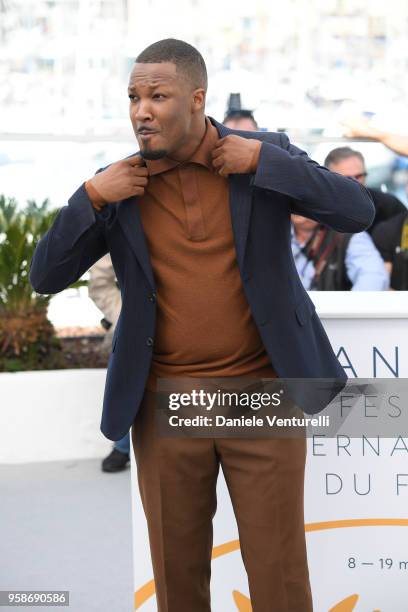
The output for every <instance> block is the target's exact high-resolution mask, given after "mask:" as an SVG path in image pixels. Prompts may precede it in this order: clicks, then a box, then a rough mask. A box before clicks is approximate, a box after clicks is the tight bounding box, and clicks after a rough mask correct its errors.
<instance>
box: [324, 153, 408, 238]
mask: <svg viewBox="0 0 408 612" xmlns="http://www.w3.org/2000/svg"><path fill="white" fill-rule="evenodd" d="M324 165H325V166H326V167H327V168H329V170H332V171H333V172H338V173H339V174H342V175H343V176H348V177H350V178H353V179H355V180H356V181H358V182H359V183H361V184H362V185H365V184H366V178H367V170H366V167H365V161H364V157H363V155H362V154H361V153H360V151H355V150H353V149H351V148H350V147H338V148H336V149H333V150H332V151H330V153H329V154H328V156H327V157H326V159H325V162H324ZM368 192H369V193H370V195H371V197H372V200H373V202H374V206H375V218H374V222H373V223H372V225H371V226H370V227H369V228H368V230H367V231H368V232H369V233H370V234H371V233H372V231H373V230H374V228H375V226H376V225H377V224H378V223H381V222H382V221H386V220H387V219H390V218H391V217H394V216H395V215H399V214H400V213H402V212H404V211H405V210H406V208H405V206H404V204H403V203H402V202H401V201H400V200H399V199H398V198H396V197H395V196H394V195H392V194H391V193H383V192H382V191H380V190H379V189H373V188H372V187H370V188H368Z"/></svg>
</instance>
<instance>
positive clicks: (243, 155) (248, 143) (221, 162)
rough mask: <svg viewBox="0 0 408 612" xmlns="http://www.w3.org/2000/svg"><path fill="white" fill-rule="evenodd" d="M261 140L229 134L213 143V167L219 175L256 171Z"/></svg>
mask: <svg viewBox="0 0 408 612" xmlns="http://www.w3.org/2000/svg"><path fill="white" fill-rule="evenodd" d="M261 145H262V142H261V141H260V140H256V139H254V138H242V137H241V136H236V135H235V134H229V135H228V136H225V137H224V138H221V139H220V140H218V141H217V142H216V143H215V146H214V149H213V151H212V158H213V166H214V169H215V170H216V171H217V172H218V174H220V175H221V176H228V175H229V174H248V173H251V172H256V168H257V166H258V158H259V152H260V150H261Z"/></svg>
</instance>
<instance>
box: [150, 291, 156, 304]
mask: <svg viewBox="0 0 408 612" xmlns="http://www.w3.org/2000/svg"><path fill="white" fill-rule="evenodd" d="M156 297H157V296H156V293H154V292H153V293H150V294H149V300H150V301H151V302H153V303H154V302H155V301H156Z"/></svg>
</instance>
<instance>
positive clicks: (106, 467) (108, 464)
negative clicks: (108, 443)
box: [102, 448, 130, 472]
mask: <svg viewBox="0 0 408 612" xmlns="http://www.w3.org/2000/svg"><path fill="white" fill-rule="evenodd" d="M129 461H130V457H129V453H121V452H120V451H118V450H117V449H116V448H114V449H113V451H112V452H111V453H110V454H109V455H108V456H107V457H105V459H104V460H103V461H102V472H121V471H122V470H124V469H125V468H126V466H127V464H128V463H129Z"/></svg>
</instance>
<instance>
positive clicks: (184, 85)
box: [30, 39, 374, 612]
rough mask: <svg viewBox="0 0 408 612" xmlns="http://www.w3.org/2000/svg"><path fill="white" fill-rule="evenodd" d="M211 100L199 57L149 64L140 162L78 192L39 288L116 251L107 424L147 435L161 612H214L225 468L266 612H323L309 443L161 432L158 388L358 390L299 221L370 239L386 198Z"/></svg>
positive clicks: (153, 49) (141, 452) (177, 55)
mask: <svg viewBox="0 0 408 612" xmlns="http://www.w3.org/2000/svg"><path fill="white" fill-rule="evenodd" d="M206 90H207V73H206V67H205V63H204V60H203V58H202V56H201V55H200V53H199V52H198V51H197V50H196V49H195V48H194V47H192V46H191V45H188V44H187V43H185V42H183V41H178V40H174V39H167V40H164V41H159V42H157V43H154V44H152V45H150V46H149V47H147V49H145V50H144V51H142V53H140V55H139V56H138V57H137V59H136V63H135V66H134V68H133V70H132V72H131V75H130V80H129V98H130V118H131V122H132V125H133V129H134V131H135V134H136V138H137V141H138V144H139V146H140V154H135V155H134V156H132V157H130V158H128V159H125V160H120V161H119V162H115V163H114V164H112V165H110V166H108V167H107V168H106V169H104V170H103V171H101V172H99V173H97V174H96V175H95V176H94V177H93V178H91V179H89V180H88V181H87V182H86V184H83V185H82V186H81V187H80V188H79V189H78V190H77V191H76V192H75V194H74V195H73V196H72V197H71V198H70V200H69V203H68V206H65V207H63V208H62V209H61V211H60V213H59V215H58V217H57V218H56V220H55V222H54V224H53V226H52V227H51V229H50V230H49V231H48V232H47V234H46V235H45V236H43V238H42V239H41V240H40V242H39V244H38V245H37V247H36V250H35V253H34V256H33V260H32V265H31V271H30V279H31V282H32V285H33V287H34V288H35V290H36V291H38V292H42V293H52V292H57V291H61V290H62V289H64V288H65V287H67V286H68V285H69V284H71V283H72V281H73V279H74V278H78V277H80V276H81V275H82V274H83V273H84V272H85V271H86V270H87V269H88V268H89V267H90V266H91V265H92V264H93V263H95V261H97V260H98V259H99V258H100V257H102V256H103V255H104V254H105V253H106V252H107V251H108V250H109V251H110V254H111V257H112V262H113V265H114V268H115V272H116V276H117V279H118V282H119V286H120V288H121V294H122V310H121V314H120V316H119V321H118V324H117V328H116V332H115V335H114V338H113V343H112V353H111V357H110V360H109V366H108V373H107V381H106V388H105V396H104V407H103V415H102V423H101V429H102V432H103V433H104V434H105V435H106V436H107V437H109V438H110V439H113V440H117V439H119V438H121V437H122V436H123V435H124V434H125V433H126V431H127V430H128V429H129V427H130V426H131V425H132V423H133V427H132V438H133V445H134V451H135V455H136V461H137V467H138V477H139V487H140V492H141V497H142V502H143V506H144V510H145V513H146V517H147V523H148V529H149V537H150V547H151V554H152V562H153V571H154V578H155V585H156V596H157V604H158V610H159V611H161V612H162V611H166V612H193V611H194V612H208V611H209V610H210V588H209V587H210V584H209V583H210V572H211V569H210V568H211V550H212V517H213V515H214V513H215V509H216V481H217V474H218V470H219V466H220V464H221V466H222V469H223V472H224V475H225V478H226V481H227V483H228V487H229V491H230V495H231V499H232V503H233V506H234V511H235V515H236V518H237V523H238V529H239V534H240V544H241V550H242V557H243V560H244V564H245V568H246V570H247V573H248V579H249V588H250V595H251V603H252V608H253V610H254V611H255V612H266V611H268V612H294V611H295V610H296V611H300V610H301V611H302V612H311V611H312V597H311V592H310V584H309V576H308V568H307V555H306V544H305V534H304V519H303V478H304V466H305V457H306V441H305V439H304V438H303V439H301V438H298V439H257V440H251V439H232V438H226V439H224V438H218V439H211V438H199V439H197V438H195V439H194V438H177V439H174V438H170V439H169V438H163V437H162V438H161V437H159V436H158V435H157V432H156V428H155V420H154V410H155V405H156V404H155V396H154V390H155V385H156V381H157V379H158V378H172V379H175V378H180V379H181V378H186V377H187V379H188V378H189V377H192V378H194V377H195V378H199V377H203V378H204V377H207V378H212V377H217V378H218V377H226V378H229V377H237V376H250V377H255V378H259V379H263V378H271V377H272V378H273V377H276V376H279V377H299V378H313V377H319V378H322V377H323V378H325V377H328V378H331V377H333V378H337V379H339V381H340V382H341V383H342V384H344V381H345V380H346V375H345V373H344V370H343V369H342V368H341V366H340V364H339V362H338V360H337V359H336V357H335V355H334V353H333V351H332V348H331V346H330V343H329V341H328V338H327V336H326V334H325V332H324V330H323V327H322V325H321V323H320V321H319V319H318V317H317V315H316V313H315V309H314V306H313V303H312V301H311V300H310V298H309V297H308V295H307V293H306V292H305V290H304V289H303V287H302V284H301V282H300V280H299V277H298V275H297V272H296V268H295V266H294V262H293V258H292V255H291V251H290V213H291V211H292V212H297V213H298V214H302V215H307V216H311V217H313V218H316V219H318V220H324V221H325V222H326V223H327V224H329V225H330V226H332V227H334V228H335V229H337V230H339V231H347V232H356V231H361V230H363V229H364V228H365V227H366V226H368V225H369V224H370V223H371V222H372V219H373V216H374V209H373V204H372V201H371V199H370V196H369V195H368V193H367V191H366V190H365V188H364V187H363V186H361V185H360V184H359V183H357V182H356V181H352V180H350V179H348V178H344V177H342V176H339V175H337V174H334V173H331V172H329V171H328V170H327V169H326V168H323V167H321V166H319V165H318V164H317V163H316V162H314V161H312V160H310V159H309V158H308V156H307V155H306V153H304V152H303V151H301V150H300V149H297V148H296V147H294V146H293V145H291V144H290V143H289V140H288V138H287V137H286V136H285V135H283V134H274V133H253V132H249V133H246V132H239V133H235V132H234V130H231V129H228V128H226V127H224V126H223V125H222V124H220V123H218V122H217V121H215V120H214V119H212V118H209V117H207V116H206V115H205V96H206ZM326 403H328V402H327V401H326ZM315 408H316V407H315ZM321 408H322V406H318V407H317V409H321Z"/></svg>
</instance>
